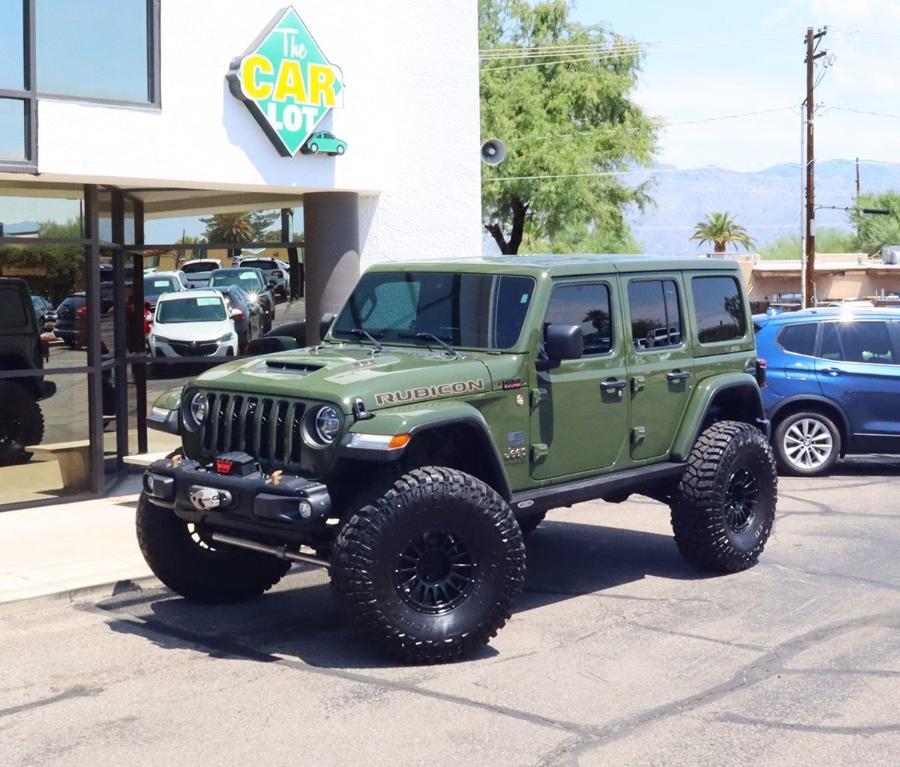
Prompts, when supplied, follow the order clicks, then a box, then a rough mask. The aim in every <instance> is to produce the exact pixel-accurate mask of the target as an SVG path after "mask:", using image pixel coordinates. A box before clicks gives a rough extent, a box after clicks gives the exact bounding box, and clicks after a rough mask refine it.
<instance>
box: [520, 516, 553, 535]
mask: <svg viewBox="0 0 900 767" xmlns="http://www.w3.org/2000/svg"><path fill="white" fill-rule="evenodd" d="M546 516H547V512H546V511H539V512H537V513H536V514H519V515H518V516H517V517H516V519H518V520H519V527H520V528H521V530H522V535H528V534H529V533H533V532H534V531H535V530H537V526H538V525H539V524H541V522H543V521H544V517H546Z"/></svg>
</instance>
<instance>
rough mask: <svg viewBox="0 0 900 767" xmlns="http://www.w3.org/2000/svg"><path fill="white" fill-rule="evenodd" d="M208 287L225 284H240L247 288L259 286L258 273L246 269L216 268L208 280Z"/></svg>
mask: <svg viewBox="0 0 900 767" xmlns="http://www.w3.org/2000/svg"><path fill="white" fill-rule="evenodd" d="M209 285H210V287H213V288H221V287H224V286H227V285H240V286H241V287H243V288H246V289H247V290H255V289H259V287H260V280H259V275H258V274H257V273H256V272H251V271H250V270H248V269H216V271H214V272H213V275H212V278H211V279H210V281H209Z"/></svg>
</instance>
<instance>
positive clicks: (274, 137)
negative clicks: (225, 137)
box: [228, 7, 347, 157]
mask: <svg viewBox="0 0 900 767" xmlns="http://www.w3.org/2000/svg"><path fill="white" fill-rule="evenodd" d="M228 85H229V88H230V89H231V92H232V93H233V94H234V95H235V96H236V97H237V98H239V99H241V101H243V102H244V103H245V104H246V105H247V108H248V109H249V110H250V112H251V114H252V115H253V117H254V118H256V121H257V122H258V123H259V124H260V126H261V127H262V129H263V130H264V131H265V132H266V135H268V137H269V138H270V139H271V141H272V143H273V144H274V145H275V148H276V149H277V150H278V151H279V153H280V154H282V155H283V156H284V157H293V156H294V155H296V154H297V152H299V151H303V152H308V153H315V152H318V151H319V150H320V149H322V151H327V152H328V153H329V154H343V153H344V150H345V149H346V148H347V145H346V143H345V142H343V141H341V140H340V139H337V138H335V137H334V136H333V135H331V134H330V133H325V132H324V131H318V132H317V131H316V127H317V126H318V125H319V123H320V122H321V121H322V119H323V118H324V117H325V115H327V114H328V112H330V111H331V110H332V109H334V108H335V107H340V106H342V105H343V96H344V82H343V75H342V74H341V70H340V69H339V68H338V67H336V66H335V65H334V64H332V63H331V62H330V61H328V58H327V57H326V56H325V53H324V52H323V51H322V49H321V48H320V47H319V46H318V44H317V43H316V41H315V40H314V39H313V36H312V35H311V34H310V33H309V30H308V29H307V28H306V25H305V24H304V23H303V21H302V20H301V19H300V16H298V15H297V12H296V11H295V10H294V9H293V8H290V7H288V8H284V9H282V10H281V11H279V12H278V13H277V14H276V16H275V18H274V19H273V20H272V22H271V24H269V26H268V27H267V28H266V30H265V31H264V32H263V33H262V34H261V35H260V36H259V37H258V38H256V40H255V41H254V42H253V44H252V45H251V46H250V48H248V49H247V52H246V53H245V54H244V55H243V56H241V57H240V58H237V59H235V60H234V61H232V62H231V67H230V70H229V72H228ZM335 147H337V149H335V150H334V151H332V149H333V148H335Z"/></svg>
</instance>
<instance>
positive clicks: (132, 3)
mask: <svg viewBox="0 0 900 767" xmlns="http://www.w3.org/2000/svg"><path fill="white" fill-rule="evenodd" d="M284 2H285V0H255V1H254V2H246V0H191V1H190V2H185V1H182V2H175V1H174V0H83V1H82V2H78V3H73V2H68V1H67V0H5V2H3V3H2V4H0V50H2V51H3V56H2V60H0V227H2V230H0V270H2V275H3V276H4V277H10V276H13V277H20V278H23V279H25V280H26V281H28V282H29V285H30V288H31V291H32V293H34V294H39V295H44V296H46V297H47V298H49V300H50V302H51V303H52V304H53V305H56V304H57V303H61V302H64V301H65V300H67V299H68V296H70V295H72V296H75V297H74V298H73V299H72V300H71V301H70V302H69V303H70V304H71V305H72V306H74V307H75V308H74V310H73V311H74V314H75V315H76V316H75V317H74V319H73V320H72V321H73V322H74V323H75V325H76V330H77V334H78V335H77V336H75V339H76V340H75V342H74V344H72V345H71V348H70V346H66V345H61V344H58V343H52V344H50V345H49V349H48V352H49V358H48V359H47V361H45V362H44V367H45V377H46V380H48V381H50V382H52V383H55V384H56V393H55V394H54V395H53V396H52V397H49V398H47V399H45V400H43V401H42V402H41V403H40V405H41V408H42V411H43V419H44V422H45V423H44V430H43V434H42V435H41V438H40V439H39V440H37V444H35V445H29V446H27V447H29V448H33V449H29V450H28V451H27V453H28V454H30V456H28V457H27V459H26V458H23V459H22V460H21V461H17V462H14V464H13V465H6V466H0V509H2V508H3V507H4V506H7V507H8V506H10V505H19V506H21V505H22V504H27V503H42V502H48V501H52V500H58V499H59V497H60V496H66V497H71V498H77V497H84V496H85V495H86V494H88V495H89V494H97V493H103V492H107V491H109V489H110V488H111V487H113V486H114V484H115V482H116V481H118V478H119V477H120V476H121V472H122V471H123V468H124V467H125V466H127V463H128V458H129V456H133V455H135V454H140V453H145V452H147V451H148V450H152V449H153V448H154V447H161V445H155V444H154V443H153V440H154V439H156V437H155V436H154V433H153V432H150V433H149V434H148V432H147V428H146V415H147V409H148V403H152V400H153V397H154V396H155V393H157V392H158V391H161V390H162V389H165V388H170V387H171V386H173V385H177V384H178V381H179V376H181V377H182V380H183V378H185V377H187V376H188V375H190V374H193V373H194V372H195V371H194V370H191V371H188V370H187V369H186V367H185V369H181V368H179V365H178V364H175V363H182V362H183V363H185V365H187V363H190V364H191V365H192V366H199V367H200V368H202V367H203V364H206V363H204V362H203V360H199V359H185V360H176V361H175V363H173V364H171V365H170V366H169V367H170V368H171V370H169V369H163V370H162V371H161V372H160V370H156V371H155V372H153V371H151V369H150V367H151V366H150V365H149V364H148V363H149V362H150V360H149V358H148V357H147V356H146V350H145V344H144V327H143V323H144V312H145V309H144V293H143V290H144V288H143V282H144V281H143V280H142V279H141V276H142V275H143V274H144V272H145V270H148V269H151V268H153V267H159V268H162V267H160V264H161V263H167V262H165V259H164V258H163V262H161V261H160V257H161V255H163V256H165V254H172V253H176V254H178V258H177V259H176V263H179V264H180V263H181V262H183V260H187V259H190V258H191V257H192V256H201V257H202V256H212V255H213V254H214V253H221V254H228V255H231V254H233V253H234V252H235V249H234V247H233V245H232V244H231V240H230V239H229V240H227V241H226V240H223V241H222V242H221V243H215V242H209V243H196V242H194V243H191V242H186V241H185V240H181V241H177V240H178V239H179V238H176V237H175V236H169V238H168V239H167V240H165V239H163V240H160V239H159V235H157V234H155V233H157V232H166V233H170V232H172V231H173V227H172V226H163V225H162V224H164V223H165V222H170V223H171V222H173V221H176V222H177V221H179V220H182V219H183V220H184V221H189V220H196V217H198V216H211V215H216V214H237V213H244V212H250V211H281V215H280V218H279V222H280V230H279V229H278V225H276V227H275V229H274V231H276V232H279V231H280V238H277V237H276V240H275V241H274V242H273V241H272V239H271V237H270V236H267V237H266V242H258V243H254V242H246V243H245V242H242V248H245V249H249V250H251V251H252V252H256V251H257V250H258V249H260V248H266V249H267V252H270V253H276V254H280V255H279V256H278V257H279V258H280V259H282V260H283V261H284V262H286V263H288V264H291V265H292V266H293V267H294V268H293V269H292V270H291V271H292V272H293V276H294V279H295V282H296V281H298V278H299V273H300V271H302V280H303V283H304V286H302V287H304V289H303V294H304V296H305V302H296V303H298V304H300V305H302V306H303V311H304V312H305V315H306V316H307V317H308V318H309V319H310V320H317V319H318V318H319V317H320V316H321V315H322V314H323V313H327V312H329V311H334V310H335V309H336V308H338V307H339V306H340V304H341V303H342V302H343V300H344V299H345V297H346V295H347V293H348V292H349V289H350V288H351V287H352V284H353V283H354V281H355V279H356V277H357V276H358V274H359V272H360V270H361V269H364V268H365V267H366V266H367V265H369V264H372V263H376V262H380V261H385V260H397V259H415V258H422V257H424V256H427V257H429V258H447V259H451V258H454V257H458V256H461V255H473V254H477V253H479V252H480V250H481V232H480V160H479V152H478V149H479V144H480V136H479V106H478V50H477V49H478V39H477V4H476V0H454V1H453V2H452V3H448V2H441V1H440V0H391V2H378V3H373V2H365V1H364V0H331V1H330V2H327V3H321V2H320V3H308V2H301V0H297V1H296V4H295V5H294V6H292V7H291V6H287V7H286V6H285V5H283V3H284ZM301 211H302V213H301ZM292 214H295V215H292ZM301 215H302V221H301V218H300V217H301ZM179 234H180V232H179ZM229 263H230V262H229ZM300 264H302V270H300V269H298V266H299V265H300ZM225 265H227V264H225ZM105 291H106V292H105ZM283 306H284V305H282V307H280V308H279V310H280V311H282V314H284V312H286V311H288V310H287V309H284V308H283ZM59 322H62V318H60V320H59ZM317 325H318V323H317V321H315V322H313V321H311V322H310V323H309V325H308V327H310V328H315V327H317ZM51 328H52V326H50V325H47V326H45V327H43V328H41V329H43V330H46V331H47V332H48V334H49V333H50V332H52V329H51ZM7 330H8V329H7ZM4 332H5V331H4V329H3V328H2V327H0V337H2V335H3V333H4ZM310 333H311V335H310V338H312V337H313V335H312V331H310ZM46 337H47V338H49V337H50V336H49V335H47V336H46ZM0 357H2V354H0ZM154 367H159V366H158V365H154ZM163 367H165V366H163ZM33 375H34V374H33V371H29V369H28V368H27V366H26V365H24V364H23V365H19V366H18V367H17V365H16V364H15V363H13V362H7V363H4V364H3V365H0V384H3V382H4V381H5V382H16V381H18V382H19V383H20V384H21V383H23V382H26V381H28V380H30V378H29V376H30V377H31V378H33ZM3 407H4V403H2V402H0V409H2V408H3ZM79 467H80V468H79ZM13 477H15V482H12V483H10V482H5V481H4V478H9V479H11V478H13Z"/></svg>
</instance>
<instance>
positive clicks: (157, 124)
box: [38, 0, 481, 265]
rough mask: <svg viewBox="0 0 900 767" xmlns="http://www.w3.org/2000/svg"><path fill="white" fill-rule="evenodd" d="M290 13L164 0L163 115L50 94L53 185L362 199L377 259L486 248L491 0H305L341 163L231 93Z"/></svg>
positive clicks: (46, 172) (369, 244)
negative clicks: (235, 67)
mask: <svg viewBox="0 0 900 767" xmlns="http://www.w3.org/2000/svg"><path fill="white" fill-rule="evenodd" d="M285 5H286V2H285V0H254V1H253V2H247V0H162V8H161V17H162V21H161V35H160V38H161V46H162V47H161V60H162V77H161V94H162V108H161V109H158V110H157V109H145V108H127V107H110V106H97V105H88V104H78V103H73V102H67V101H52V100H46V99H42V100H41V101H40V103H39V121H38V124H39V132H38V143H39V146H38V164H39V170H40V173H41V176H40V177H39V178H40V179H42V180H47V181H78V182H105V183H111V184H116V185H129V186H130V185H138V186H141V187H169V186H178V187H191V188H203V189H229V190H241V191H265V190H268V191H271V192H303V191H312V190H319V191H321V190H332V189H335V190H348V191H359V192H361V193H363V194H365V195H366V197H365V198H363V200H362V201H361V240H362V245H363V250H362V256H363V263H364V265H366V264H369V263H372V262H373V261H378V260H384V259H406V258H413V257H417V256H421V255H424V254H426V253H427V254H428V255H430V256H440V257H454V256H461V255H477V254H478V253H480V251H481V233H480V216H481V213H480V188H479V180H480V164H479V158H478V148H479V117H478V54H477V49H478V41H477V0H378V2H372V0H328V2H316V3H312V2H303V1H301V0H296V2H295V4H294V7H295V9H296V10H297V12H298V13H299V15H300V17H301V18H302V19H303V20H304V22H305V23H306V25H307V27H308V28H309V30H310V32H311V33H312V35H313V36H314V37H315V39H316V41H317V42H318V43H319V45H320V46H321V48H322V49H323V50H324V51H325V53H326V55H327V56H328V58H329V59H330V60H331V61H332V62H333V63H334V64H336V65H338V66H340V67H341V69H342V71H343V74H344V82H345V85H346V90H345V94H344V106H343V108H341V109H336V110H334V112H332V114H331V116H329V117H328V118H326V120H325V122H324V123H323V124H322V126H321V127H323V128H327V129H333V130H334V132H335V134H336V135H338V136H340V137H341V138H343V139H345V140H346V141H347V142H348V144H349V149H348V152H347V154H346V155H345V156H343V157H339V158H329V157H325V156H314V157H310V156H303V155H298V156H297V157H295V158H285V157H281V156H280V155H279V154H278V152H277V151H276V150H275V148H274V147H273V146H272V144H271V143H270V141H269V139H268V138H267V137H266V135H265V134H264V133H263V132H262V130H261V129H260V128H259V126H258V125H257V124H256V122H255V121H254V119H253V117H252V116H251V114H250V112H249V111H248V110H247V108H246V106H245V105H244V104H243V103H242V102H240V101H238V100H237V99H235V98H234V97H233V96H232V95H231V93H230V92H229V90H228V87H227V84H226V81H225V75H226V73H227V71H228V66H229V62H230V61H231V59H232V58H234V57H235V56H238V55H240V54H242V53H243V52H244V51H245V50H246V48H247V47H248V46H249V45H250V43H251V42H252V41H253V39H254V38H255V37H256V35H257V34H258V33H260V32H261V31H262V30H263V29H264V28H265V27H266V25H267V24H268V23H269V21H270V20H271V19H272V17H273V16H274V15H275V13H276V12H277V11H278V10H279V9H280V8H282V7H284V6H285ZM110 66H115V62H110ZM426 249H428V250H427V251H426Z"/></svg>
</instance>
